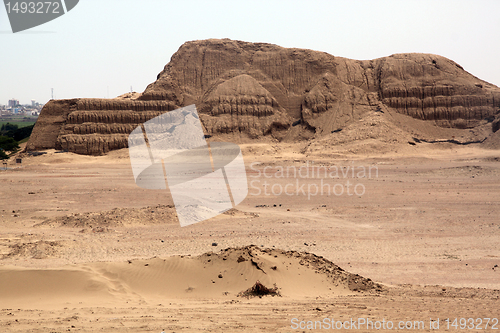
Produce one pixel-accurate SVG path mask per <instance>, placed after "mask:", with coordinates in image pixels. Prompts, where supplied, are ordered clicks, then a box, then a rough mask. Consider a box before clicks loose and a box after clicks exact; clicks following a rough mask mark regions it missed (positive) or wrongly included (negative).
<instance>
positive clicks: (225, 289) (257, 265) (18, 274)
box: [0, 245, 384, 304]
mask: <svg viewBox="0 0 500 333" xmlns="http://www.w3.org/2000/svg"><path fill="white" fill-rule="evenodd" d="M54 275H57V276H54ZM51 276H52V277H54V278H55V277H57V281H58V283H57V284H54V283H46V284H37V288H36V290H33V288H32V287H30V286H29V283H32V280H33V279H37V278H39V277H47V278H48V277H51ZM72 281H78V283H79V284H80V287H79V288H77V289H78V290H79V292H81V293H82V294H81V295H80V296H81V297H83V298H86V297H87V296H91V294H92V293H91V292H92V291H95V290H107V294H110V295H113V297H116V298H119V299H124V298H134V299H135V298H137V297H140V299H142V300H159V299H163V300H164V299H165V298H167V299H173V298H207V297H208V298H225V297H235V296H238V295H240V296H253V295H257V296H263V295H266V294H270V295H278V294H279V295H280V296H282V297H288V298H304V297H305V298H315V297H318V296H321V297H334V296H339V295H351V294H356V293H359V292H363V293H379V292H382V291H383V290H384V288H383V287H382V286H381V285H379V284H376V283H374V282H372V281H371V280H369V279H365V278H363V277H361V276H358V275H354V274H351V273H348V272H346V271H344V270H342V269H341V268H339V267H338V266H336V265H335V264H333V263H332V262H330V261H328V260H326V259H324V258H322V257H318V256H316V255H314V254H311V253H305V252H302V253H299V252H294V251H282V250H277V249H265V248H258V247H257V246H253V245H251V246H246V247H242V248H228V249H225V250H221V251H220V252H217V253H212V252H210V253H205V254H203V255H200V256H197V257H190V256H175V257H169V258H166V259H160V258H152V259H146V260H128V261H127V262H118V263H117V262H114V263H107V262H98V263H90V264H85V265H75V266H71V267H66V268H60V269H57V270H47V269H40V270H33V269H19V268H16V269H12V268H6V267H2V268H0V293H1V294H2V300H7V301H9V302H13V301H14V300H19V299H26V301H29V302H31V301H35V302H37V301H39V299H38V296H39V295H41V294H53V295H62V294H63V293H62V291H61V290H59V289H60V286H69V285H72V284H73V282H72ZM266 286H274V287H271V288H268V287H266ZM85 290H87V291H88V292H85ZM87 293H88V295H86V294H87ZM61 299H64V297H61ZM51 301H52V302H57V297H53V298H52V299H51ZM0 302H1V301H0ZM30 304H31V303H30Z"/></svg>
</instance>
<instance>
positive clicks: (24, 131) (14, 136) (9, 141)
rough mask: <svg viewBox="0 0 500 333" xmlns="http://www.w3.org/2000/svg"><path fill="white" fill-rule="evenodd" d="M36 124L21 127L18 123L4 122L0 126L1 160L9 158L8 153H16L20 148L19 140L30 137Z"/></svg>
mask: <svg viewBox="0 0 500 333" xmlns="http://www.w3.org/2000/svg"><path fill="white" fill-rule="evenodd" d="M34 126H35V125H31V126H26V127H22V128H19V126H17V125H16V124H10V123H7V124H3V125H2V127H1V128H0V160H5V159H8V158H9V155H8V154H7V153H10V154H12V153H15V152H17V151H18V150H19V142H18V141H21V140H23V139H25V138H28V137H29V136H30V135H31V132H32V131H33V127H34Z"/></svg>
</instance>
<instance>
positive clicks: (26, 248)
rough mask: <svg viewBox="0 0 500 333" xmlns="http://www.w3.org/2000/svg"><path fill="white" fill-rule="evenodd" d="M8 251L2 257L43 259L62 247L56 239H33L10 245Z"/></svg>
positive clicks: (54, 253)
mask: <svg viewBox="0 0 500 333" xmlns="http://www.w3.org/2000/svg"><path fill="white" fill-rule="evenodd" d="M9 247H10V252H9V253H8V254H6V255H4V256H3V258H2V259H5V258H10V257H24V258H26V257H28V258H33V259H45V258H49V257H53V256H55V255H56V254H57V253H59V251H60V248H61V247H62V244H61V242H57V241H43V240H42V241H35V242H28V243H20V244H13V245H10V246H9Z"/></svg>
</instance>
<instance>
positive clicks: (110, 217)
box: [35, 205, 178, 232]
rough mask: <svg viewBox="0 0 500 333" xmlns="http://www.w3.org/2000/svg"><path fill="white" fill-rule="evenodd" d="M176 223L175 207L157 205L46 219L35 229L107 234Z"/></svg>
mask: <svg viewBox="0 0 500 333" xmlns="http://www.w3.org/2000/svg"><path fill="white" fill-rule="evenodd" d="M172 223H178V221H177V213H176V212H175V207H174V206H172V205H157V206H154V207H144V208H115V209H113V210H110V211H104V212H91V213H76V214H70V215H66V216H61V217H57V218H54V219H47V220H45V221H43V222H41V223H38V224H36V225H35V227H48V226H50V227H70V228H82V230H81V231H82V232H87V231H90V232H107V231H110V229H111V228H114V227H120V226H132V225H151V224H172Z"/></svg>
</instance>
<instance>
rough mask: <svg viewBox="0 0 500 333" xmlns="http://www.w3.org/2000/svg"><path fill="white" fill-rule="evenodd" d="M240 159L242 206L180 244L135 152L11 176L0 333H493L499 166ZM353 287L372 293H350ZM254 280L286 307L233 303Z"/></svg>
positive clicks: (467, 160) (57, 161) (36, 166)
mask: <svg viewBox="0 0 500 333" xmlns="http://www.w3.org/2000/svg"><path fill="white" fill-rule="evenodd" d="M242 149H243V153H244V158H245V163H246V166H247V172H248V180H249V184H250V191H249V195H248V197H247V198H246V199H245V201H243V203H242V204H240V205H239V206H238V207H237V208H236V209H235V210H232V211H229V212H227V213H225V214H223V215H220V216H218V217H216V218H213V219H210V220H208V221H204V222H201V223H198V224H195V225H192V226H188V227H184V228H181V227H180V226H179V223H178V221H177V218H176V213H175V208H174V207H173V201H172V198H171V196H170V194H169V192H168V191H156V190H144V189H141V188H139V187H137V186H136V185H135V183H134V179H133V176H132V172H131V168H130V165H129V161H128V155H127V151H126V150H122V151H117V152H112V153H111V154H109V155H108V156H103V157H88V156H78V155H74V154H69V153H57V152H55V151H48V154H47V155H44V156H38V157H26V158H24V159H23V162H22V164H21V165H16V164H14V163H13V161H11V162H10V164H9V165H8V167H9V170H5V171H4V170H2V171H0V200H1V201H0V213H1V217H0V218H1V227H0V264H1V266H0V331H1V332H67V331H72V332H162V331H164V332H200V331H211V332H264V331H266V332H294V331H300V332H302V331H311V329H309V328H310V327H307V321H318V320H323V318H330V319H334V320H342V321H346V320H350V319H351V318H353V319H354V320H358V318H367V319H370V320H372V321H374V322H376V321H380V322H382V320H384V319H385V320H386V321H391V322H393V324H394V326H395V327H394V329H393V330H390V329H388V328H387V327H386V329H385V330H384V329H383V327H382V329H380V330H378V329H376V327H375V328H373V327H366V326H363V327H358V331H361V332H372V331H382V332H383V331H398V329H397V325H398V323H399V321H403V322H404V323H406V322H407V321H410V322H419V321H423V322H424V324H425V325H424V326H423V329H420V330H418V329H415V328H414V327H412V329H413V331H423V332H425V331H427V332H429V331H437V329H431V323H432V325H434V327H435V328H437V326H436V325H437V324H436V323H437V320H438V318H439V320H440V321H439V330H440V331H469V330H470V331H479V330H481V331H496V330H494V328H495V326H492V324H494V320H493V321H490V323H489V326H488V327H486V326H485V324H486V320H484V319H481V322H480V321H479V319H478V318H500V307H499V306H498V304H500V303H499V297H500V292H499V289H500V267H499V266H500V220H499V218H498V216H499V212H500V208H499V207H500V182H499V180H500V152H498V151H494V150H484V149H481V148H478V147H474V146H466V147H461V146H455V145H451V144H442V145H439V146H437V145H431V144H419V145H417V146H410V145H408V147H406V146H405V147H402V148H401V149H398V151H397V152H394V153H387V152H386V153H383V154H382V153H381V154H379V155H376V154H373V153H372V154H370V155H367V154H361V153H359V152H358V153H349V152H348V150H344V151H343V152H338V151H333V150H331V149H328V148H326V149H324V150H321V151H317V152H311V150H309V151H308V150H307V149H305V147H303V146H301V145H300V144H293V145H292V144H280V145H269V144H247V145H242ZM280 170H284V174H283V173H280ZM287 170H288V171H289V172H288V174H287V173H286V171H287ZM293 170H296V172H300V173H298V174H295V175H294V174H293ZM325 170H327V174H325ZM352 170H354V174H353V173H352ZM363 171H364V173H363ZM369 171H371V174H370V173H369ZM313 172H314V174H313ZM318 173H319V174H318ZM325 184H328V185H330V193H329V194H328V193H327V189H328V187H327V186H326V185H325ZM349 184H350V185H349ZM287 185H288V187H287ZM301 186H303V187H301ZM334 186H336V187H334ZM321 187H323V190H324V192H323V194H322V193H321V190H320V188H321ZM285 188H286V189H287V191H288V192H287V194H285V193H284V190H285ZM333 188H334V189H336V192H335V193H334V192H333ZM340 189H342V190H343V193H342V194H340ZM280 191H282V192H280ZM273 192H274V193H273ZM251 244H253V245H255V247H252V249H253V250H252V251H250V252H251V254H250V255H249V254H248V251H247V250H248V248H247V246H249V245H251ZM226 249H229V250H227V251H226ZM245 251H246V252H245ZM207 253H208V254H207ZM228 253H229V254H230V255H229V254H228ZM306 253H313V254H314V255H316V256H319V257H314V258H313V257H311V255H308V254H306ZM226 254H228V255H227V256H226ZM252 255H253V256H255V257H252ZM239 256H243V257H245V256H247V257H246V258H245V261H240V260H238V258H239ZM212 257H213V258H215V259H214V260H212V259H211V258H212ZM320 257H321V259H315V258H320ZM224 258H225V259H224ZM311 258H312V259H311ZM323 258H324V259H323ZM323 260H324V261H323ZM253 261H255V263H254V262H253ZM332 263H334V264H335V265H337V266H338V267H340V268H341V269H343V270H344V271H337V270H332V267H337V266H335V265H334V264H332ZM328 267H330V268H328ZM342 272H343V273H342ZM342 274H344V275H342ZM346 274H347V275H346ZM356 274H358V275H360V276H362V277H365V278H367V279H370V281H374V282H375V284H374V285H373V286H368V287H367V286H366V285H364V286H365V287H363V288H360V287H359V285H357V284H356V283H354V285H353V282H352V281H354V280H352V279H353V278H355V277H356ZM219 276H222V277H219ZM355 279H360V277H357V278H355ZM257 280H259V281H261V282H262V283H263V284H264V285H266V286H267V287H270V288H271V287H273V286H274V285H276V287H277V288H278V290H279V292H280V294H281V295H280V296H275V297H272V296H264V297H262V298H259V297H257V298H245V297H241V296H238V294H239V293H240V292H243V291H245V290H246V289H248V288H250V287H251V286H252V285H254V284H255V282H256V281H257ZM364 281H368V280H364ZM367 283H368V282H367ZM370 283H372V284H373V282H370ZM377 284H380V288H379V287H377V286H376V285H377ZM294 318H296V319H294ZM446 318H450V319H452V321H451V322H450V325H451V324H453V319H455V318H458V321H457V322H456V324H457V326H453V325H451V326H450V327H449V329H447V327H446V326H447V324H446V322H445V320H446ZM460 318H467V319H468V318H473V319H474V320H475V322H474V325H472V324H471V323H470V322H468V323H467V325H465V326H463V325H462V327H461V326H460V321H459V320H460ZM431 319H432V320H433V321H430V320H431ZM293 320H296V321H295V322H296V323H300V322H301V321H304V322H303V323H302V327H299V326H294V324H293V323H294V321H293ZM462 323H463V322H462ZM311 325H312V324H311ZM472 326H474V327H472ZM316 328H318V327H316ZM324 328H325V327H323V329H324ZM462 328H463V329H462ZM496 328H497V329H500V324H497V325H496ZM399 330H401V329H399ZM410 331H411V330H410Z"/></svg>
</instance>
